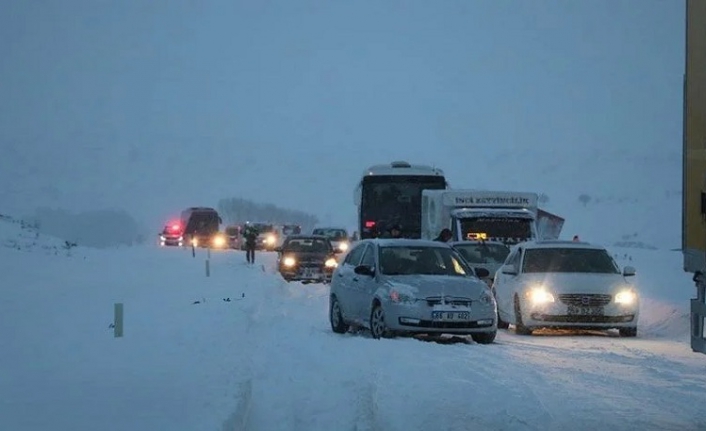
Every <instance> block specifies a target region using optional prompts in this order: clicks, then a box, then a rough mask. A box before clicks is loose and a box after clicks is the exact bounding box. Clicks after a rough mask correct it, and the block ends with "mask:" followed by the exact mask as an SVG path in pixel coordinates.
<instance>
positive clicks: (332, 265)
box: [325, 258, 338, 268]
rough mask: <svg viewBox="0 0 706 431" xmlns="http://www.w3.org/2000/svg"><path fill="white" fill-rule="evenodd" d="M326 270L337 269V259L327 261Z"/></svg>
mask: <svg viewBox="0 0 706 431" xmlns="http://www.w3.org/2000/svg"><path fill="white" fill-rule="evenodd" d="M325 265H326V268H335V267H337V266H338V262H336V259H334V258H329V259H327V260H326V263H325Z"/></svg>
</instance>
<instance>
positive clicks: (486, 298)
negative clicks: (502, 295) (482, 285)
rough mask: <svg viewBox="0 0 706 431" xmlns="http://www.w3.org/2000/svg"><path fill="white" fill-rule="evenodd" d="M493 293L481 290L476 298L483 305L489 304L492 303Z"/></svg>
mask: <svg viewBox="0 0 706 431" xmlns="http://www.w3.org/2000/svg"><path fill="white" fill-rule="evenodd" d="M493 299H494V298H493V295H492V294H491V293H490V292H483V293H481V294H480V298H479V299H478V300H479V301H480V303H481V304H483V305H491V304H492V303H493Z"/></svg>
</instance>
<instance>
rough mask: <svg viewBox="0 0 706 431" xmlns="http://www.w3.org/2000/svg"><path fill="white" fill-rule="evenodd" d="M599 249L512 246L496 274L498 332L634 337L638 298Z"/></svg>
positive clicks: (628, 271)
mask: <svg viewBox="0 0 706 431" xmlns="http://www.w3.org/2000/svg"><path fill="white" fill-rule="evenodd" d="M634 275H635V268H633V267H630V266H626V267H625V268H624V269H623V271H621V270H620V268H619V267H618V265H617V263H616V262H615V260H614V259H613V258H612V257H611V255H610V254H609V253H608V251H607V250H606V249H605V248H604V247H601V246H597V245H592V244H589V243H585V242H575V241H538V242H526V243H521V244H518V245H516V246H514V247H513V249H512V251H511V253H510V254H509V255H508V257H507V259H506V260H505V263H504V264H503V266H502V267H501V268H500V270H499V271H498V272H497V273H496V274H495V279H494V282H493V287H494V290H495V294H496V300H497V303H498V327H499V328H507V327H508V326H509V324H514V325H515V331H516V333H517V334H521V335H530V334H532V331H533V330H534V329H539V328H568V329H612V328H617V329H618V330H619V332H620V335H621V336H623V337H634V336H636V335H637V320H638V316H639V296H638V292H637V289H636V288H635V286H634V284H633V283H631V282H630V278H631V277H632V276H634Z"/></svg>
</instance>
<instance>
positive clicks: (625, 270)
mask: <svg viewBox="0 0 706 431" xmlns="http://www.w3.org/2000/svg"><path fill="white" fill-rule="evenodd" d="M636 272H637V271H635V268H633V267H632V266H626V267H625V268H623V275H624V276H625V277H632V276H633V275H635V273H636Z"/></svg>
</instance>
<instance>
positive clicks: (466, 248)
mask: <svg viewBox="0 0 706 431" xmlns="http://www.w3.org/2000/svg"><path fill="white" fill-rule="evenodd" d="M454 248H455V249H456V250H457V251H458V252H459V253H461V256H463V257H464V258H465V259H466V261H467V262H468V263H471V264H477V263H490V264H498V265H499V264H502V263H503V262H505V258H506V257H507V255H508V254H510V247H508V246H506V245H504V244H484V243H479V244H459V245H454Z"/></svg>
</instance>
